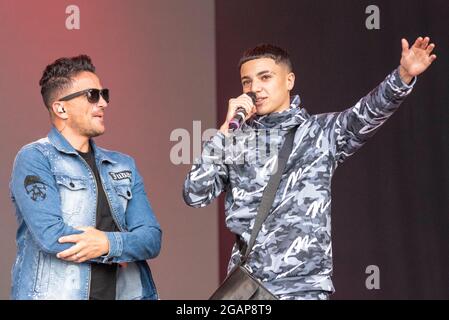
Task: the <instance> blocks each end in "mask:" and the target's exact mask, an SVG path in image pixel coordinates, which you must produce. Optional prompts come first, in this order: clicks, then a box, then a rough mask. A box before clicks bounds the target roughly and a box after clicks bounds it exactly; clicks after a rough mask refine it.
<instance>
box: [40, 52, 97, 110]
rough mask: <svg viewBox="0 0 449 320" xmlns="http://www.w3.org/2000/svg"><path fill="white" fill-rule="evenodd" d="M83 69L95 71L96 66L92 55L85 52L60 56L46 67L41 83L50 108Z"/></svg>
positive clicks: (47, 105) (45, 99)
mask: <svg viewBox="0 0 449 320" xmlns="http://www.w3.org/2000/svg"><path fill="white" fill-rule="evenodd" d="M83 71H89V72H92V73H95V67H94V65H93V64H92V61H91V59H90V57H89V56H87V55H85V54H82V55H79V56H77V57H71V58H59V59H58V60H56V61H55V62H53V63H52V64H49V65H48V66H47V67H46V68H45V70H44V73H43V74H42V78H41V80H40V81H39V85H40V86H41V94H42V99H43V100H44V103H45V105H46V107H47V108H48V109H50V107H51V104H52V103H53V100H54V99H56V96H57V94H58V93H59V92H60V91H62V90H64V89H67V88H69V87H70V85H71V84H72V78H73V77H74V76H76V75H77V74H78V73H80V72H83Z"/></svg>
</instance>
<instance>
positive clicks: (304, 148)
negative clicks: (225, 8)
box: [184, 37, 436, 300]
mask: <svg viewBox="0 0 449 320" xmlns="http://www.w3.org/2000/svg"><path fill="white" fill-rule="evenodd" d="M429 41H430V39H429V38H427V37H426V38H421V37H420V38H418V39H417V40H416V41H415V43H414V44H413V45H412V46H411V47H410V48H409V45H408V43H407V41H406V40H405V39H403V40H402V58H401V61H400V65H399V67H398V68H396V69H395V70H394V71H393V72H391V73H390V74H389V75H388V76H387V77H386V79H385V80H384V81H383V82H382V83H380V84H379V86H377V87H376V88H375V89H374V90H372V91H371V92H370V93H369V94H368V95H366V96H365V97H363V98H362V99H360V100H359V101H358V102H357V103H356V104H355V105H354V106H353V107H351V108H348V109H346V110H344V111H342V112H334V113H327V114H318V115H309V114H308V113H307V111H306V110H305V109H304V108H303V107H302V106H301V105H300V99H299V96H293V97H291V96H290V91H291V90H292V89H293V86H294V81H295V75H294V73H293V69H292V65H291V62H290V59H289V56H288V54H287V52H285V51H284V50H283V49H281V48H278V47H275V46H272V45H260V46H257V47H255V48H253V49H250V50H248V51H246V52H245V53H244V55H243V57H242V59H241V60H240V63H239V67H240V77H241V84H242V89H243V94H242V95H241V96H239V97H237V98H235V99H231V100H230V101H229V106H228V114H227V117H226V120H225V122H224V123H223V125H222V126H221V128H220V131H219V132H218V133H217V134H216V135H215V136H214V137H213V138H212V139H211V140H210V141H208V142H206V143H205V145H204V150H203V153H202V155H201V158H199V159H198V160H197V161H196V163H195V164H194V165H193V168H192V169H191V170H190V172H189V174H188V175H187V178H186V180H185V183H184V200H185V202H186V203H187V204H188V205H190V206H193V207H203V206H206V205H208V204H209V203H210V202H211V201H212V200H213V199H214V198H216V197H217V196H218V195H219V194H220V193H221V192H223V191H225V192H226V198H225V215H226V225H227V227H228V229H229V230H230V231H231V232H233V233H234V234H236V235H237V236H238V237H239V239H240V240H241V241H238V244H239V245H240V247H243V248H245V246H246V245H247V244H248V242H249V239H250V236H251V230H252V229H253V226H254V222H255V217H256V214H257V212H258V209H259V206H260V203H261V200H262V197H263V192H264V190H265V188H266V186H267V184H268V181H269V178H270V176H271V175H272V174H273V172H275V170H276V167H275V164H276V161H277V156H278V155H277V153H276V152H271V153H268V155H265V152H266V151H267V150H279V149H280V148H281V145H282V144H283V142H284V140H285V139H284V137H285V136H286V134H287V132H289V131H290V130H294V131H295V137H294V142H293V150H292V152H291V154H290V157H289V158H288V161H287V164H286V166H285V170H284V172H283V175H282V178H281V181H280V184H279V188H278V190H277V193H276V196H275V199H274V202H273V205H272V206H271V210H270V214H269V215H268V217H267V218H266V220H265V222H264V223H263V225H262V228H261V229H260V231H259V233H258V234H257V237H256V241H255V244H254V246H253V249H252V251H251V253H250V254H249V256H248V258H247V260H246V262H245V267H246V268H247V269H248V270H249V271H250V272H251V273H252V274H253V275H254V276H255V277H256V278H258V279H260V280H261V281H262V282H263V284H264V286H265V287H266V288H267V289H268V290H270V291H271V292H272V293H273V294H275V295H277V296H278V298H279V299H285V300H287V299H297V300H305V299H307V300H309V299H327V298H328V297H329V294H330V293H332V292H333V291H334V287H333V284H332V280H331V276H332V270H333V268H332V241H331V207H330V203H331V179H332V175H333V173H334V172H335V170H336V168H337V166H338V165H339V164H340V163H342V162H343V161H345V160H346V159H347V158H348V157H349V156H350V155H352V154H353V153H354V152H356V151H357V150H358V149H359V148H360V147H361V146H362V145H363V144H364V143H365V142H366V141H367V140H368V139H369V138H370V137H372V136H373V135H374V133H375V132H377V130H378V129H379V128H380V126H381V125H382V124H383V123H385V121H387V120H388V118H389V117H390V116H391V115H392V114H393V112H394V111H395V110H397V108H398V107H399V105H400V104H401V102H402V101H403V100H404V99H405V98H406V97H407V96H408V94H409V93H410V92H411V91H412V87H413V85H414V83H415V80H416V78H415V77H416V76H417V75H419V74H420V73H422V72H424V71H425V70H426V69H427V68H428V67H429V66H430V64H431V63H432V62H433V61H434V60H435V58H436V56H435V55H433V54H431V53H432V50H433V48H434V47H435V45H434V44H431V43H429ZM248 92H252V93H254V94H255V96H256V97H255V102H253V101H252V100H251V98H250V97H249V96H248V95H247V94H246V93H248ZM238 108H244V109H245V110H246V114H247V116H246V120H248V121H247V123H244V124H243V125H242V128H241V129H242V130H237V131H233V132H229V131H228V129H229V127H230V123H231V121H232V119H233V118H234V115H235V114H236V110H237V109H238ZM253 115H254V116H253ZM250 118H251V119H250ZM234 141H237V142H236V143H234ZM262 158H265V161H260V160H259V159H262ZM242 159H244V161H242ZM238 244H236V245H235V246H234V248H233V250H232V256H231V259H230V262H229V267H228V271H230V270H232V269H233V267H234V266H235V265H236V264H238V263H239V262H240V257H241V253H240V250H239V245H238Z"/></svg>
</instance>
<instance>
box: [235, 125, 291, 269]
mask: <svg viewBox="0 0 449 320" xmlns="http://www.w3.org/2000/svg"><path fill="white" fill-rule="evenodd" d="M295 133H296V128H294V129H292V130H290V131H289V132H288V133H287V134H286V135H285V139H284V143H283V144H282V147H281V150H280V151H279V156H278V159H277V170H276V172H275V173H274V174H273V175H272V176H271V177H270V180H268V184H267V186H266V187H265V190H264V191H263V195H262V201H261V203H260V206H259V209H258V211H257V215H256V221H255V222H254V226H253V229H252V231H251V237H250V239H249V243H248V246H246V248H245V246H240V252H241V253H242V254H243V252H245V254H244V255H243V256H242V258H241V259H240V264H241V265H243V263H245V261H246V259H247V258H248V255H249V254H250V252H251V250H252V248H253V246H254V243H255V242H256V236H257V234H258V233H259V231H260V228H261V227H262V224H263V223H264V221H265V219H266V218H267V216H268V214H269V213H270V209H271V207H272V206H273V202H274V198H275V196H276V192H277V190H278V188H279V183H280V182H281V177H282V174H283V173H284V170H285V165H286V164H287V160H288V158H289V156H290V154H291V153H292V149H293V140H294V137H295ZM241 242H242V241H241V239H240V238H238V237H237V244H241Z"/></svg>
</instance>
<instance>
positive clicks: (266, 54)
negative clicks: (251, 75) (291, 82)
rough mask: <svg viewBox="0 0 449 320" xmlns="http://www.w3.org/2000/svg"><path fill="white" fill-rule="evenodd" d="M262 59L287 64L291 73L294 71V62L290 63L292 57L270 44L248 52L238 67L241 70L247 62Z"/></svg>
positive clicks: (263, 44)
mask: <svg viewBox="0 0 449 320" xmlns="http://www.w3.org/2000/svg"><path fill="white" fill-rule="evenodd" d="M260 58H271V59H273V60H274V61H275V62H276V63H283V64H285V65H286V66H287V67H288V69H289V71H293V66H292V62H291V61H290V55H289V54H288V52H287V51H286V50H284V49H282V48H280V47H277V46H275V45H272V44H268V43H262V44H259V45H257V46H256V47H254V48H252V49H248V50H246V51H245V52H244V53H243V56H242V57H241V58H240V61H239V65H238V67H239V69H240V68H241V67H242V64H244V63H245V62H248V61H250V60H255V59H260Z"/></svg>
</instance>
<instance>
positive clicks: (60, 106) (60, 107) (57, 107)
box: [51, 101, 68, 120]
mask: <svg viewBox="0 0 449 320" xmlns="http://www.w3.org/2000/svg"><path fill="white" fill-rule="evenodd" d="M51 109H52V110H53V113H54V115H55V117H57V118H60V119H63V120H66V119H67V118H68V116H67V112H66V111H65V107H64V103H62V102H61V101H55V102H53V103H52V105H51Z"/></svg>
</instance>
